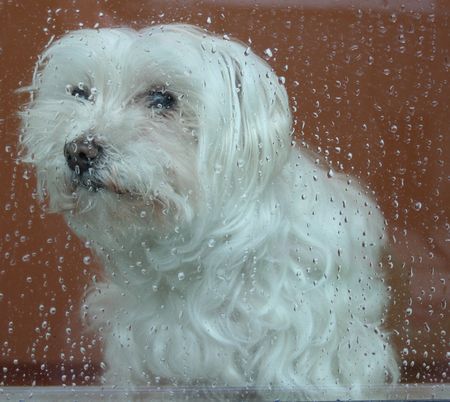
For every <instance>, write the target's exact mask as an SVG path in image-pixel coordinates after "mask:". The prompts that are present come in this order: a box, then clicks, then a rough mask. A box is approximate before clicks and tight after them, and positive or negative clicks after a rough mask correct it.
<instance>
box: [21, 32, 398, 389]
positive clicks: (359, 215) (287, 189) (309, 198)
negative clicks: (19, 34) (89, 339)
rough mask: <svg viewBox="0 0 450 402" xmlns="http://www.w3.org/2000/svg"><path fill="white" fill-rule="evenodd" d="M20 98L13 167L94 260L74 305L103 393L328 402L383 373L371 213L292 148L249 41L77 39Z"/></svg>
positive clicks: (47, 56)
mask: <svg viewBox="0 0 450 402" xmlns="http://www.w3.org/2000/svg"><path fill="white" fill-rule="evenodd" d="M29 89H30V91H31V93H32V99H31V101H30V103H29V105H28V107H27V108H26V110H25V111H24V112H23V113H22V121H23V125H22V135H21V140H20V141H21V144H22V146H23V159H25V161H26V162H29V163H32V164H33V165H34V166H35V167H36V170H37V176H38V189H39V191H40V192H41V194H42V195H43V197H46V198H48V204H49V209H50V210H51V211H56V212H59V213H62V214H63V215H64V217H65V219H66V221H67V222H68V225H69V226H70V227H71V228H72V229H73V230H74V231H75V233H77V234H78V235H79V236H80V237H81V238H82V239H84V240H86V241H89V243H90V244H91V246H92V247H93V249H94V250H95V252H96V254H97V255H98V256H99V258H100V259H101V261H102V263H103V265H104V266H105V276H104V279H103V282H102V283H96V284H95V285H94V286H93V288H92V289H90V291H89V292H88V294H87V295H86V302H85V304H84V305H83V307H82V310H83V311H82V314H83V316H84V318H85V320H86V322H87V323H88V324H89V326H90V327H91V328H93V329H95V331H96V332H97V333H98V334H99V336H100V337H101V338H102V339H103V341H104V355H105V356H104V361H105V365H106V369H105V372H104V377H103V381H104V382H106V383H111V384H118V385H124V386H131V387H136V386H140V385H150V386H151V385H155V384H171V385H178V386H221V387H254V388H255V389H258V388H265V387H267V388H272V389H274V388H279V389H281V388H282V389H285V390H292V391H293V392H296V394H295V395H296V397H305V398H315V397H317V395H318V394H319V393H320V390H321V389H322V390H323V389H325V388H324V387H328V386H331V387H332V389H333V391H330V392H331V394H328V397H332V398H334V397H339V396H342V395H343V396H344V397H345V396H349V397H363V396H364V394H363V392H364V388H366V387H367V386H371V385H374V386H375V385H379V384H384V383H386V382H395V381H396V380H397V379H398V367H397V363H396V358H395V353H394V351H393V348H392V347H391V346H390V344H389V342H388V341H389V339H388V334H387V333H386V332H385V331H384V330H383V329H382V324H383V315H384V313H385V310H386V304H387V300H388V295H387V290H386V285H385V284H384V282H383V275H382V272H381V268H380V267H381V264H380V263H379V257H380V254H381V253H382V252H383V247H384V246H385V238H386V235H385V234H384V231H383V229H384V228H383V224H384V221H383V218H382V215H381V213H380V211H379V208H378V207H377V206H376V205H375V204H374V202H373V201H371V199H370V198H369V197H368V196H367V195H365V193H364V191H363V190H362V189H361V188H360V187H358V186H357V185H355V184H352V182H351V180H350V179H349V178H348V177H347V176H343V175H339V174H332V172H330V171H328V172H327V170H326V169H323V168H321V167H320V163H319V161H318V160H315V158H314V156H311V155H309V154H308V153H307V152H305V151H300V150H299V149H298V148H296V147H295V146H294V145H295V144H294V138H293V121H292V115H291V112H290V107H289V102H288V96H287V94H286V90H285V88H284V86H283V85H282V80H281V79H280V78H278V77H277V76H276V75H275V73H274V72H273V70H272V69H271V68H270V67H269V65H268V64H267V63H266V62H265V61H264V60H262V59H261V58H260V57H258V56H257V55H255V54H254V53H253V52H252V51H251V50H250V49H249V48H247V47H246V46H244V45H243V44H242V43H238V42H236V41H232V40H230V39H229V38H228V37H227V36H224V37H217V36H214V35H211V34H209V33H207V32H206V31H204V30H201V29H199V28H196V27H192V26H188V25H164V26H153V27H150V28H147V29H143V30H141V31H135V30H132V29H126V28H119V29H99V30H79V31H75V32H70V33H68V34H66V35H65V36H64V37H62V39H60V40H58V41H57V42H55V43H54V44H52V45H51V46H49V47H48V48H47V49H46V50H45V51H44V52H43V54H42V55H41V57H40V59H39V62H38V65H37V67H36V71H35V74H34V78H33V84H32V86H31V87H30V88H29ZM102 366H103V365H102ZM314 390H316V391H314Z"/></svg>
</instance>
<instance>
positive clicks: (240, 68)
mask: <svg viewBox="0 0 450 402" xmlns="http://www.w3.org/2000/svg"><path fill="white" fill-rule="evenodd" d="M214 51H215V55H216V57H217V59H215V60H214V59H212V60H211V63H210V69H209V70H211V69H213V70H215V71H214V72H213V74H214V75H215V82H214V79H212V76H211V79H210V80H207V81H205V82H213V85H214V86H215V90H214V91H212V92H214V93H215V96H216V97H218V98H216V99H215V100H213V99H211V100H210V101H207V102H208V103H207V105H206V106H205V108H206V111H207V112H208V113H207V115H206V116H205V118H206V119H207V120H209V122H208V123H207V124H206V127H208V128H209V129H211V128H214V127H216V132H209V133H205V134H206V135H205V136H204V137H206V138H207V140H206V141H205V143H204V144H203V145H204V147H203V149H201V151H203V152H204V157H205V158H207V159H208V161H209V163H208V164H207V165H209V167H210V168H212V169H213V170H214V172H215V175H220V176H221V179H220V180H216V184H219V185H220V186H225V187H226V188H224V189H218V188H216V190H219V191H220V190H225V191H226V193H228V194H229V195H230V196H231V195H232V194H236V195H238V197H237V198H235V199H238V198H239V196H244V197H249V196H256V197H258V196H259V192H261V191H264V189H265V188H266V187H267V186H266V185H267V184H268V183H270V182H272V180H273V176H274V175H276V174H279V173H280V171H281V169H282V167H283V166H284V165H285V164H286V162H287V159H288V158H289V154H290V150H291V141H292V138H291V128H292V117H291V112H290V109H289V101H288V96H287V93H286V90H285V88H284V86H283V85H282V84H281V83H280V80H279V78H278V77H277V76H276V74H275V73H274V72H273V71H272V70H271V68H270V67H269V65H268V64H267V63H266V62H265V61H264V60H262V59H261V58H259V57H258V56H256V55H255V54H253V53H252V52H251V51H250V50H249V49H246V48H245V47H244V46H243V45H241V44H239V43H237V42H231V41H225V40H218V41H217V43H216V44H215V49H214ZM217 68H218V69H219V72H218V71H217ZM207 90H208V89H207ZM212 119H214V120H212ZM211 165H212V166H211ZM210 175H211V172H209V176H210ZM214 187H217V186H214ZM231 193H232V194H231Z"/></svg>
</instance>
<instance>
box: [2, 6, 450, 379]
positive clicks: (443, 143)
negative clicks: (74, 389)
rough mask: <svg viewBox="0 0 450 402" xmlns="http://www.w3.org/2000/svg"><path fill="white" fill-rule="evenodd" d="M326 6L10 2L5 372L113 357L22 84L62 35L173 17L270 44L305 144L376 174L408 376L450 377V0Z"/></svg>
mask: <svg viewBox="0 0 450 402" xmlns="http://www.w3.org/2000/svg"><path fill="white" fill-rule="evenodd" d="M16 3H18V4H16ZM274 3H276V2H275V1H274ZM319 3H320V4H321V5H322V6H321V7H316V8H314V7H311V6H308V4H310V5H311V4H314V2H313V1H312V0H310V1H306V2H303V4H306V5H305V6H300V5H299V4H302V1H300V0H299V1H288V2H285V3H284V4H291V6H290V7H288V6H283V7H276V6H274V5H270V4H269V2H268V1H262V2H260V4H263V5H261V6H256V5H252V4H253V3H250V2H249V3H248V4H247V5H242V2H239V1H231V2H230V1H228V2H227V1H222V2H221V1H216V2H213V1H210V2H208V1H204V2H202V1H195V2H194V1H192V2H191V1H185V2H182V3H181V2H180V3H176V2H162V1H161V2H160V1H131V2H125V1H120V0H110V1H108V2H103V1H98V2H93V1H87V0H86V1H68V0H67V1H64V0H59V1H56V0H55V1H51V0H41V1H31V0H29V1H21V2H4V1H0V27H1V28H0V29H1V35H0V41H1V42H0V47H1V50H0V52H1V54H0V63H1V64H0V69H1V70H0V71H1V73H0V84H1V87H0V89H1V92H0V93H1V105H0V113H1V115H0V130H1V132H0V142H1V145H0V178H1V188H2V191H0V208H1V209H0V232H1V233H0V385H2V383H4V384H6V385H8V384H9V385H11V384H28V385H29V384H31V383H32V382H33V381H36V383H37V384H61V383H66V384H70V383H72V382H75V383H78V384H92V383H95V382H96V379H95V373H96V372H98V370H99V364H100V361H101V340H99V339H96V337H95V336H90V335H87V334H84V333H83V328H82V327H81V324H80V323H79V320H78V309H79V304H80V301H81V298H82V294H83V289H84V288H85V287H86V286H87V284H89V283H90V282H91V281H92V277H93V275H95V274H96V273H97V272H98V270H99V268H98V267H97V266H96V264H95V263H94V262H93V260H92V258H91V259H90V260H89V258H86V257H87V256H90V251H89V249H87V248H86V247H85V245H83V244H82V243H81V242H80V241H79V240H78V239H77V238H76V237H75V236H74V235H72V234H71V233H70V231H69V230H68V229H67V228H66V226H65V224H64V222H63V220H62V219H61V218H60V217H58V216H52V215H50V216H47V215H45V213H44V209H43V207H42V206H40V205H39V202H38V201H37V199H36V194H35V193H34V192H35V177H34V175H33V173H32V172H31V171H30V169H29V167H26V166H23V165H20V164H18V163H17V162H16V156H17V150H16V143H17V138H18V135H19V121H18V118H17V116H16V112H17V111H18V109H19V108H20V105H21V104H23V103H24V102H25V101H26V100H27V95H20V96H19V95H17V94H16V93H15V92H14V91H15V90H16V89H17V88H19V87H21V86H23V85H26V84H28V83H30V79H31V74H32V70H33V65H34V63H35V61H36V57H37V55H38V54H39V52H40V51H41V50H42V49H43V47H44V46H45V44H46V43H47V42H48V41H49V40H50V37H52V36H53V35H55V36H59V35H61V34H62V33H64V32H65V31H66V30H68V29H76V28H79V27H80V26H84V27H93V26H94V24H96V23H98V24H99V26H100V27H104V26H117V25H131V26H133V27H136V28H140V27H143V26H146V25H149V24H151V23H159V22H164V23H167V22H172V21H185V22H190V23H194V24H197V25H201V26H203V27H208V28H209V29H210V30H212V31H215V32H217V33H220V34H222V33H227V34H230V36H232V37H235V38H239V39H241V40H243V41H247V40H248V39H249V38H251V40H252V43H253V44H252V47H253V48H254V49H255V50H256V52H257V53H258V54H261V55H262V54H263V51H264V49H266V48H269V47H270V48H271V49H272V52H273V57H272V58H271V60H270V63H271V64H272V65H273V66H274V68H275V70H276V71H277V72H278V74H279V75H283V76H285V77H286V85H287V88H288V91H289V94H290V96H291V97H292V99H293V104H294V103H296V107H297V109H298V111H297V112H296V120H297V123H296V132H297V138H298V139H299V142H301V141H303V140H305V141H307V142H308V143H309V144H310V147H311V149H313V150H315V151H316V152H318V153H320V154H321V155H322V156H326V157H327V158H328V160H329V161H330V163H331V164H332V165H333V167H334V169H336V170H340V169H342V170H344V171H346V172H350V173H352V174H353V175H356V176H357V177H359V178H360V179H361V180H363V181H364V182H366V183H368V184H369V185H370V186H371V188H372V189H373V190H374V191H375V194H376V196H377V200H378V202H379V203H380V205H381V207H382V209H383V211H384V213H385V216H386V219H387V222H388V228H389V233H390V236H391V239H392V250H393V256H394V259H393V261H394V264H393V267H392V268H388V270H389V278H390V279H389V280H390V282H391V285H392V291H391V294H392V311H391V313H390V316H389V322H390V325H391V327H392V328H393V337H394V339H395V342H396V344H397V345H398V349H399V351H402V350H404V349H405V350H408V353H407V354H406V353H405V352H403V359H404V361H405V364H406V365H407V367H405V368H404V381H409V382H419V383H422V382H441V381H447V382H448V381H449V380H448V377H449V376H447V378H445V377H444V371H445V370H448V368H446V364H447V363H446V358H445V343H446V342H448V333H449V332H450V325H449V318H448V313H447V310H446V309H447V304H446V303H447V302H446V300H447V299H448V297H449V287H448V283H449V279H450V278H449V276H450V275H449V272H450V269H449V262H448V261H449V250H448V243H447V247H446V242H445V241H446V240H445V239H446V237H447V238H448V231H449V222H448V212H449V191H450V190H449V188H450V187H449V185H448V178H449V173H450V171H449V168H448V163H449V161H448V154H449V141H450V140H449V138H450V137H449V132H448V130H449V127H450V125H449V123H450V117H449V110H448V98H449V93H450V91H449V83H448V80H449V74H448V73H449V71H448V70H449V65H450V59H449V54H448V49H449V43H450V42H449V14H450V2H448V1H446V0H435V1H434V0H429V1H422V2H419V1H415V0H413V1H405V2H403V3H404V4H406V7H402V6H401V5H400V4H401V3H402V2H400V1H398V2H397V1H394V2H383V1H381V0H373V1H360V2H358V1H354V2H350V1H348V2H347V1H346V2H340V3H339V2H334V1H331V0H328V1H327V0H322V1H320V2H318V3H316V4H319ZM327 3H328V4H331V5H336V4H343V3H351V4H353V5H354V6H350V5H348V6H341V7H335V6H330V5H327ZM239 4H241V5H239ZM368 4H371V7H368ZM388 4H391V5H390V6H388ZM392 4H394V5H392ZM100 13H102V14H100ZM208 17H210V18H211V23H210V24H208V22H207V18H208ZM285 66H287V67H285ZM387 266H388V264H387ZM408 308H411V309H412V314H410V315H409V314H408V312H407V309H408ZM2 367H4V369H3V371H2ZM63 375H66V377H63Z"/></svg>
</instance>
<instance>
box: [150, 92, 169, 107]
mask: <svg viewBox="0 0 450 402" xmlns="http://www.w3.org/2000/svg"><path fill="white" fill-rule="evenodd" d="M146 105H147V107H149V108H154V109H171V108H172V107H173V106H174V105H175V96H174V95H172V94H171V93H170V92H166V91H150V92H149V93H148V95H147V97H146Z"/></svg>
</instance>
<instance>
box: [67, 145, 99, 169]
mask: <svg viewBox="0 0 450 402" xmlns="http://www.w3.org/2000/svg"><path fill="white" fill-rule="evenodd" d="M101 153H102V147H101V146H100V145H99V144H98V143H97V142H96V141H95V139H89V138H87V137H79V138H77V139H76V140H73V141H70V142H67V143H66V144H65V145H64V156H65V158H66V161H67V165H68V166H69V167H70V169H72V170H73V171H74V172H76V173H78V174H80V175H81V174H83V173H84V172H87V171H88V170H89V169H91V168H92V167H93V166H94V164H95V163H96V162H97V160H98V158H99V156H100V155H101Z"/></svg>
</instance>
